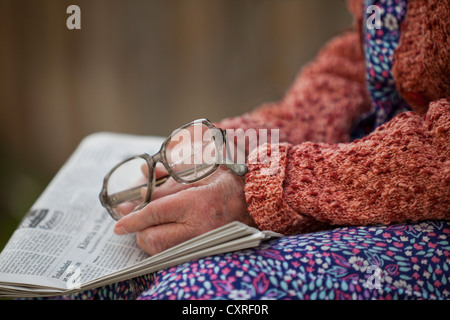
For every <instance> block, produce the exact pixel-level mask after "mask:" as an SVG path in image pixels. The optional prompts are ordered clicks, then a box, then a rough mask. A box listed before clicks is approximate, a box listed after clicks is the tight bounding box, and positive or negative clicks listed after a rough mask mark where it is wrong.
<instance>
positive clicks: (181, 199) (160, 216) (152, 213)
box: [114, 190, 195, 235]
mask: <svg viewBox="0 0 450 320" xmlns="http://www.w3.org/2000/svg"><path fill="white" fill-rule="evenodd" d="M186 191H188V190H186ZM193 197H195V195H191V193H190V192H185V191H183V192H178V193H176V194H172V195H168V196H166V197H162V198H159V199H157V200H154V201H152V202H150V203H149V204H147V205H146V206H145V207H144V208H142V209H141V210H139V211H136V212H133V213H131V214H129V215H127V216H125V217H123V218H122V219H120V220H119V221H118V222H117V223H116V226H115V228H114V232H115V233H116V234H119V235H120V234H126V233H134V232H139V231H142V230H143V229H145V228H148V227H151V226H156V225H160V224H164V223H171V222H182V221H183V220H184V218H185V216H186V214H187V212H188V208H187V206H186V204H187V203H192V201H195V198H193Z"/></svg>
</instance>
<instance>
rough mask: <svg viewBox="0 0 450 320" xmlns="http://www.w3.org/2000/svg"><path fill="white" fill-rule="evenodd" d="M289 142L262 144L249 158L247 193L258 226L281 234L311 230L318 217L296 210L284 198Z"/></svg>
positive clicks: (251, 212) (247, 199) (248, 202)
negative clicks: (302, 213) (299, 212)
mask: <svg viewBox="0 0 450 320" xmlns="http://www.w3.org/2000/svg"><path fill="white" fill-rule="evenodd" d="M290 148H291V145H290V144H276V145H271V146H270V145H267V144H266V145H263V146H261V147H260V148H258V149H257V150H255V151H254V152H252V153H251V154H250V155H249V157H248V159H247V163H248V167H249V172H248V174H247V176H246V183H245V197H246V201H247V204H248V211H249V213H250V214H251V216H252V217H253V219H254V221H255V223H256V224H257V226H258V228H260V229H261V230H271V231H275V232H279V233H282V234H293V233H299V232H304V231H307V230H308V231H309V230H311V227H312V226H313V225H316V224H317V221H316V220H315V219H313V218H310V217H307V216H303V215H300V214H298V213H297V212H295V211H294V210H293V209H292V208H291V207H290V206H289V205H288V204H287V203H286V202H285V200H284V191H283V182H284V179H285V177H286V166H287V162H288V157H287V153H288V151H289V149H290Z"/></svg>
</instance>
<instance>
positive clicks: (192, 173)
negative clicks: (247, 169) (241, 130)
mask: <svg viewBox="0 0 450 320" xmlns="http://www.w3.org/2000/svg"><path fill="white" fill-rule="evenodd" d="M216 133H217V129H215V128H210V127H208V126H207V125H205V124H202V123H193V124H192V125H190V126H188V127H186V128H183V129H180V130H178V131H176V132H174V133H173V134H172V135H171V136H170V138H169V139H168V140H167V143H166V146H165V154H164V155H165V159H166V162H167V165H168V167H169V168H170V171H172V173H173V175H175V176H176V177H177V178H178V179H179V180H181V181H182V182H192V181H196V180H198V179H200V178H202V177H204V176H206V175H208V174H210V173H212V172H213V171H214V170H215V169H216V167H217V166H216V164H217V163H218V160H219V155H220V153H219V152H218V147H219V144H220V139H216V138H217V134H216Z"/></svg>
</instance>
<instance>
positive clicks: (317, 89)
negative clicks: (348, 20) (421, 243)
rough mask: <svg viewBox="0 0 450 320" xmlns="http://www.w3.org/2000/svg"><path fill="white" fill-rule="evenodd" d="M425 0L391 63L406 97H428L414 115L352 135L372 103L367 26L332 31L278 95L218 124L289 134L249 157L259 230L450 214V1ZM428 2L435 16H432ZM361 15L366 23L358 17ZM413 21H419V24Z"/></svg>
mask: <svg viewBox="0 0 450 320" xmlns="http://www.w3.org/2000/svg"><path fill="white" fill-rule="evenodd" d="M423 2H426V1H419V0H411V1H410V2H409V5H408V10H410V12H408V14H407V16H406V18H405V21H404V23H405V26H406V27H405V26H403V25H402V30H404V29H405V28H406V29H407V28H409V27H410V28H412V29H411V30H413V29H414V30H416V29H417V28H419V29H420V32H419V31H417V30H416V31H411V32H409V33H408V32H406V33H403V34H402V38H401V43H400V44H399V47H398V49H397V50H398V51H396V59H397V61H396V62H395V64H394V72H395V76H396V80H397V81H399V83H398V87H399V88H400V89H401V90H400V92H401V93H402V94H405V95H406V97H407V98H409V100H408V101H411V97H413V98H414V97H416V98H417V97H418V96H419V95H417V94H413V95H410V94H409V93H410V92H413V93H420V95H422V94H423V97H424V99H422V100H423V101H422V100H421V104H420V103H415V104H414V105H413V107H414V108H415V109H414V110H415V111H416V112H417V113H415V112H407V113H403V114H400V115H398V116H397V117H395V118H393V119H392V120H391V121H389V122H387V123H385V124H384V125H382V126H380V127H379V128H378V129H377V130H375V131H374V132H372V133H371V134H370V135H368V136H366V137H365V138H363V139H361V140H355V141H353V142H349V134H350V131H351V128H352V125H353V124H354V121H355V119H357V118H358V117H359V116H360V115H362V114H363V113H365V112H367V111H369V110H370V105H371V103H370V98H369V97H368V94H367V91H366V88H365V82H364V75H365V74H364V72H365V69H364V67H365V64H364V58H363V55H362V51H361V33H360V32H357V31H354V32H346V33H345V34H343V35H340V36H338V37H336V38H335V39H332V40H331V41H330V42H329V43H328V44H327V45H326V46H325V47H324V48H323V49H322V50H321V52H320V53H319V55H318V56H317V58H316V59H314V60H313V61H312V62H311V63H310V64H309V65H307V66H306V67H305V68H303V70H302V71H301V72H300V74H299V75H298V77H297V78H296V79H295V81H294V83H293V85H292V86H291V88H290V89H289V90H288V91H287V92H286V95H285V96H284V97H283V99H282V100H281V101H280V102H274V103H269V104H267V105H264V106H261V107H259V108H257V109H256V110H255V111H252V112H249V113H247V114H245V115H243V116H241V117H237V118H229V119H225V120H224V121H222V122H221V123H219V126H221V127H222V128H242V129H244V130H246V129H249V128H254V129H259V128H267V129H270V128H277V129H279V130H280V141H282V142H285V143H283V144H280V145H276V146H273V145H272V146H271V147H269V146H268V145H266V146H265V147H263V148H258V149H257V150H255V151H253V152H252V153H251V154H250V155H249V158H248V165H249V173H248V174H247V176H246V185H245V195H246V200H247V203H248V211H249V213H250V214H251V215H252V216H253V218H254V220H255V222H256V223H257V225H258V226H259V227H260V228H261V229H267V230H273V231H277V232H280V233H284V234H292V233H298V232H310V231H315V230H319V229H325V228H329V227H330V226H335V225H368V224H389V223H397V222H398V223H400V222H408V221H418V220H425V219H449V218H450V203H449V201H450V158H449V153H450V100H449V99H446V98H448V85H449V83H450V82H449V78H448V77H449V73H448V63H449V59H448V53H447V52H448V51H447V50H448V36H447V35H448V30H449V29H448V10H447V11H443V12H442V11H439V10H441V9H445V7H446V6H447V7H448V4H445V5H443V4H442V3H441V2H440V1H430V2H428V3H423ZM444 2H445V1H444ZM348 3H349V8H350V10H351V11H352V12H357V11H358V10H357V8H358V7H359V8H361V6H362V2H361V1H360V0H350V1H348ZM419 7H421V8H422V9H420V8H419ZM423 8H425V9H423ZM439 8H440V9H439ZM438 9H439V10H438ZM424 10H425V11H426V12H428V13H430V12H431V13H432V15H431V16H426V17H425V16H424V12H423V11H424ZM423 19H425V20H426V21H427V22H425V23H424V22H423ZM439 19H441V20H442V21H440V22H438V21H437V20H439ZM355 20H356V21H357V22H358V21H359V22H361V16H360V15H355ZM415 23H421V24H422V26H421V27H415V28H413V25H414V24H415ZM408 26H409V27H408ZM436 26H438V27H436ZM416 34H417V36H418V39H416V40H414V41H413V40H412V39H413V38H414V35H416ZM427 35H431V36H432V38H429V37H427ZM414 39H415V38H414ZM430 42H434V43H430ZM405 56H407V58H405ZM395 70H396V71H395ZM444 71H445V72H446V73H443V72H444ZM408 72H410V74H407V73H408ZM430 99H431V100H430ZM412 100H414V99H412ZM416 100H417V99H416ZM419 100H420V99H419ZM429 101H434V102H431V103H428V102H429ZM416 102H417V101H416ZM424 102H425V107H423V106H424V104H423V103H424ZM421 114H423V115H421ZM249 151H251V150H249ZM273 163H276V164H278V167H274V166H273Z"/></svg>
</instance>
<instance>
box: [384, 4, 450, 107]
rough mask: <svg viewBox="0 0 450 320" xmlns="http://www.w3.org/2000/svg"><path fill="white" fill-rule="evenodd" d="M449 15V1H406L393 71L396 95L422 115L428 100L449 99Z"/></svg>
mask: <svg viewBox="0 0 450 320" xmlns="http://www.w3.org/2000/svg"><path fill="white" fill-rule="evenodd" d="M449 14H450V2H449V1H448V0H447V1H442V0H409V1H408V11H407V14H406V21H404V23H403V24H402V26H401V28H402V29H401V35H400V45H399V47H398V48H397V50H396V51H395V53H394V59H395V62H394V66H393V70H392V72H393V75H394V77H395V78H396V83H397V87H398V89H399V92H400V93H401V94H402V96H403V97H404V98H405V99H406V100H407V101H408V102H409V103H410V105H411V106H412V107H413V108H414V110H415V111H417V112H419V113H422V114H423V113H425V112H426V110H427V107H428V104H429V103H430V102H431V101H433V100H436V99H439V98H447V99H450V20H449ZM425 79H426V80H425ZM424 80H425V81H424Z"/></svg>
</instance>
